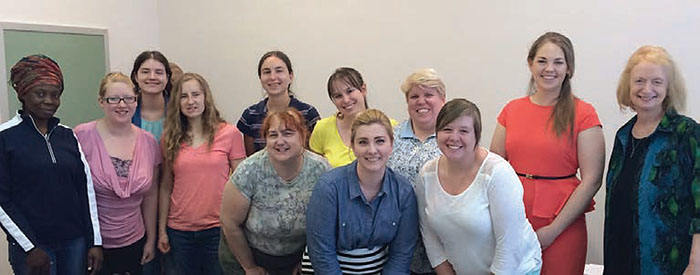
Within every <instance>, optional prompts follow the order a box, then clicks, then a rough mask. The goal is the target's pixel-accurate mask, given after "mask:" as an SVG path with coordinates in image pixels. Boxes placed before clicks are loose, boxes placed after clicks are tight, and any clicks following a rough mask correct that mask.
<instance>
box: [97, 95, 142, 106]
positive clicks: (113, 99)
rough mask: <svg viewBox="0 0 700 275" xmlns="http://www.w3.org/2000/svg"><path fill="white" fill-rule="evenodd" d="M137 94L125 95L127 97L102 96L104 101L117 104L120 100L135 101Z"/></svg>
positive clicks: (125, 101) (127, 102)
mask: <svg viewBox="0 0 700 275" xmlns="http://www.w3.org/2000/svg"><path fill="white" fill-rule="evenodd" d="M136 98H137V97H136V96H125V97H116V96H114V97H104V98H102V100H103V101H105V102H107V104H112V105H117V104H119V102H120V101H124V103H126V104H129V103H134V102H136Z"/></svg>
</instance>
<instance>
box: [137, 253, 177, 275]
mask: <svg viewBox="0 0 700 275" xmlns="http://www.w3.org/2000/svg"><path fill="white" fill-rule="evenodd" d="M172 254H173V253H166V254H163V253H160V249H158V248H156V257H155V258H153V260H152V261H150V262H148V263H147V264H145V265H143V273H141V274H142V275H161V274H165V275H177V273H176V272H175V261H174V260H173V255H172ZM161 270H162V273H161Z"/></svg>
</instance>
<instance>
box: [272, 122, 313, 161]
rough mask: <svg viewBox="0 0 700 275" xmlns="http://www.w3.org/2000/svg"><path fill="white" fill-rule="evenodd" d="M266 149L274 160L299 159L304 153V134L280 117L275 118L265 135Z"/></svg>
mask: <svg viewBox="0 0 700 275" xmlns="http://www.w3.org/2000/svg"><path fill="white" fill-rule="evenodd" d="M265 140H266V142H267V145H266V147H265V148H266V150H267V153H268V154H269V155H270V158H271V159H272V160H273V161H277V162H287V161H289V160H297V158H300V157H301V156H302V154H303V153H304V146H303V141H302V135H301V134H300V133H299V132H298V131H296V130H294V129H293V128H291V127H288V125H285V124H284V123H282V121H281V120H280V119H277V118H273V119H272V122H270V128H269V129H268V130H267V136H265Z"/></svg>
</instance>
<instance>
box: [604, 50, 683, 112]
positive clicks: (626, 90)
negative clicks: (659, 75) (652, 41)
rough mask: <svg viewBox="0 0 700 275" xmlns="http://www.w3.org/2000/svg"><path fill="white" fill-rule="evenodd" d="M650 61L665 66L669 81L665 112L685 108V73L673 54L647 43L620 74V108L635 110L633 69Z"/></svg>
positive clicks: (618, 99) (618, 100)
mask: <svg viewBox="0 0 700 275" xmlns="http://www.w3.org/2000/svg"><path fill="white" fill-rule="evenodd" d="M642 62H648V63H652V64H656V65H659V66H661V67H662V68H664V72H665V73H666V81H668V90H667V91H666V98H664V101H663V102H662V107H663V110H664V112H668V111H669V110H673V111H675V112H679V111H684V110H685V100H686V90H685V81H684V80H683V75H682V74H681V72H680V70H678V66H676V62H674V61H673V58H671V54H669V53H668V51H666V49H664V48H662V47H659V46H651V45H646V46H642V47H640V48H639V49H637V51H635V52H634V53H633V54H632V56H630V58H629V60H628V61H627V65H626V66H625V70H624V71H622V75H621V76H620V82H619V83H618V85H617V103H618V105H620V109H625V108H630V109H632V110H634V106H633V105H632V99H631V98H630V78H631V74H632V69H633V68H634V67H636V66H637V65H638V64H639V63H642Z"/></svg>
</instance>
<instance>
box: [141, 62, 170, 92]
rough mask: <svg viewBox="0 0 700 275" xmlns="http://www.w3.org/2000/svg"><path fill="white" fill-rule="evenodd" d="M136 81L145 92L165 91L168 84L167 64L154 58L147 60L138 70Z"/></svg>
mask: <svg viewBox="0 0 700 275" xmlns="http://www.w3.org/2000/svg"><path fill="white" fill-rule="evenodd" d="M136 82H138V84H139V88H140V89H141V92H143V93H147V94H159V93H161V92H163V90H165V86H166V85H167V84H168V75H167V72H166V70H165V66H164V65H163V63H160V62H159V61H158V60H155V59H153V58H151V59H148V60H146V61H145V62H143V63H142V64H141V67H139V69H138V71H137V72H136Z"/></svg>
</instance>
